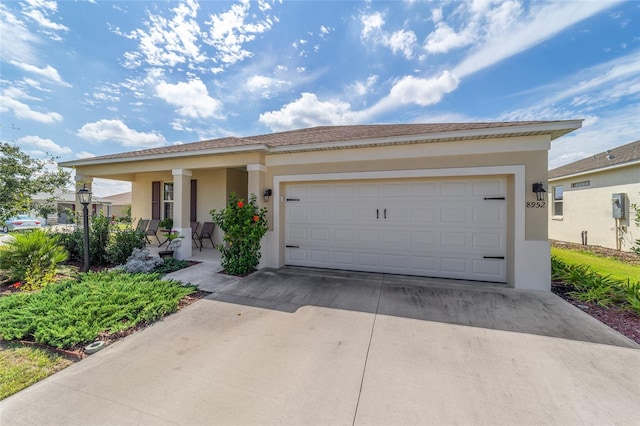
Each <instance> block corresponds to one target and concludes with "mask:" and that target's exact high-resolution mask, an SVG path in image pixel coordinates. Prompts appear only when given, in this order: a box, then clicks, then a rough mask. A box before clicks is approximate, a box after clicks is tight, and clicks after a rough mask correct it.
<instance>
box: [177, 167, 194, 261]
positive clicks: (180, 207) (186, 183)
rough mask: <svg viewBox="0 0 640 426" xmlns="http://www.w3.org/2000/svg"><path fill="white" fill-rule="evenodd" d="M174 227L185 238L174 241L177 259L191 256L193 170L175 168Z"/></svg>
mask: <svg viewBox="0 0 640 426" xmlns="http://www.w3.org/2000/svg"><path fill="white" fill-rule="evenodd" d="M172 174H173V229H174V230H175V231H178V232H179V233H180V235H182V236H184V238H182V239H179V240H176V241H174V243H173V244H172V247H174V250H175V251H176V255H175V257H176V258H177V259H186V258H188V257H191V254H192V252H191V222H190V215H189V212H190V205H191V175H192V173H191V170H187V169H173V170H172Z"/></svg>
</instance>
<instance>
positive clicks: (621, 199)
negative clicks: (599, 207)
mask: <svg viewBox="0 0 640 426" xmlns="http://www.w3.org/2000/svg"><path fill="white" fill-rule="evenodd" d="M625 199H626V194H625V193H620V194H613V195H612V196H611V207H612V210H611V212H612V216H613V218H614V219H624V217H625V210H626V207H625Z"/></svg>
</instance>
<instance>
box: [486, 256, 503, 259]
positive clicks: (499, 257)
mask: <svg viewBox="0 0 640 426" xmlns="http://www.w3.org/2000/svg"><path fill="white" fill-rule="evenodd" d="M482 257H483V258H484V259H504V256H482Z"/></svg>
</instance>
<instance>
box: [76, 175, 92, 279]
mask: <svg viewBox="0 0 640 426" xmlns="http://www.w3.org/2000/svg"><path fill="white" fill-rule="evenodd" d="M78 201H79V202H80V204H82V217H83V220H84V272H88V271H89V209H88V207H87V206H88V205H89V204H91V191H90V190H88V189H87V185H86V184H85V185H83V186H82V188H81V189H79V190H78Z"/></svg>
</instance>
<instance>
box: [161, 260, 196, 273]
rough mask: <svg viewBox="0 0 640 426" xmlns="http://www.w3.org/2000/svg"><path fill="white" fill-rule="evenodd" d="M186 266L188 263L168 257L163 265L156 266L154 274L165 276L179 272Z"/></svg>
mask: <svg viewBox="0 0 640 426" xmlns="http://www.w3.org/2000/svg"><path fill="white" fill-rule="evenodd" d="M187 266H189V262H187V261H186V260H179V259H176V258H174V257H169V258H167V259H164V263H163V264H162V265H160V266H158V267H157V268H156V269H155V270H154V272H157V273H158V274H162V275H165V274H168V273H171V272H175V271H179V270H180V269H184V268H186V267H187Z"/></svg>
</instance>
